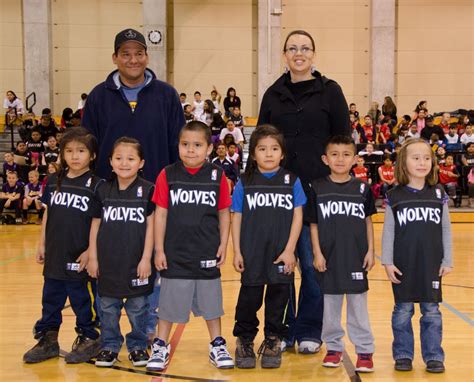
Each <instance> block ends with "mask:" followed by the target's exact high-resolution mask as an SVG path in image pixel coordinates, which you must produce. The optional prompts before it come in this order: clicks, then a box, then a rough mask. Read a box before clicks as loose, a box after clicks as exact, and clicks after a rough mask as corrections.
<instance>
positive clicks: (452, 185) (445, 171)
mask: <svg viewBox="0 0 474 382" xmlns="http://www.w3.org/2000/svg"><path fill="white" fill-rule="evenodd" d="M458 178H459V173H458V171H457V169H456V166H455V165H454V157H453V155H452V154H447V155H446V162H445V163H444V164H440V165H439V183H440V184H442V185H443V187H444V189H445V190H446V192H447V193H448V195H449V196H450V197H451V198H452V199H453V202H454V207H456V208H457V207H460V206H461V195H460V192H459V191H460V190H459V187H458Z"/></svg>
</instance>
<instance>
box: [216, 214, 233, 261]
mask: <svg viewBox="0 0 474 382" xmlns="http://www.w3.org/2000/svg"><path fill="white" fill-rule="evenodd" d="M229 229H230V211H229V209H228V208H223V209H221V210H219V232H220V237H221V244H220V245H219V248H218V249H217V254H216V257H217V258H219V261H218V262H217V266H218V267H220V266H221V265H223V264H224V262H225V258H226V254H227V242H228V241H229Z"/></svg>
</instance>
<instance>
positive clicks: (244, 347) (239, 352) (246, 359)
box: [235, 337, 257, 369]
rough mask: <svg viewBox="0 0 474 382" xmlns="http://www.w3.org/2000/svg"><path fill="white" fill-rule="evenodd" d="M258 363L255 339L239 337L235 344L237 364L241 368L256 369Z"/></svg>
mask: <svg viewBox="0 0 474 382" xmlns="http://www.w3.org/2000/svg"><path fill="white" fill-rule="evenodd" d="M256 363H257V357H256V356H255V352H254V351H253V341H250V340H247V339H245V338H241V337H238V338H237V343H236V345H235V366H237V367H238V368H239V369H254V368H255V366H256Z"/></svg>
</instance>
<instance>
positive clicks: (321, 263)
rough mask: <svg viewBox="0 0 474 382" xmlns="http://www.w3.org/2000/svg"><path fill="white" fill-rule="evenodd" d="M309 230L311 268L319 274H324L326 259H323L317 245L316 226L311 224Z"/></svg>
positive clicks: (317, 233)
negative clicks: (311, 250) (311, 252)
mask: <svg viewBox="0 0 474 382" xmlns="http://www.w3.org/2000/svg"><path fill="white" fill-rule="evenodd" d="M309 229H310V233H311V244H312V245H313V257H314V258H313V267H315V268H316V269H317V270H318V271H319V272H325V271H326V270H327V268H326V259H325V258H324V256H323V252H322V251H321V246H320V245H319V232H318V225H317V224H314V223H311V224H310V226H309Z"/></svg>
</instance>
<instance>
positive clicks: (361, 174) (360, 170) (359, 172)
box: [352, 166, 370, 182]
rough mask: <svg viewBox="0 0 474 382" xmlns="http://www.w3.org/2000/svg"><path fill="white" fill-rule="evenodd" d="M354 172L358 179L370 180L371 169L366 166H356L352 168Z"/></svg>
mask: <svg viewBox="0 0 474 382" xmlns="http://www.w3.org/2000/svg"><path fill="white" fill-rule="evenodd" d="M352 173H353V174H354V177H355V178H357V179H360V180H363V181H364V182H368V181H369V177H370V172H369V169H368V168H367V167H365V166H362V167H359V166H355V167H354V168H353V169H352Z"/></svg>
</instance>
